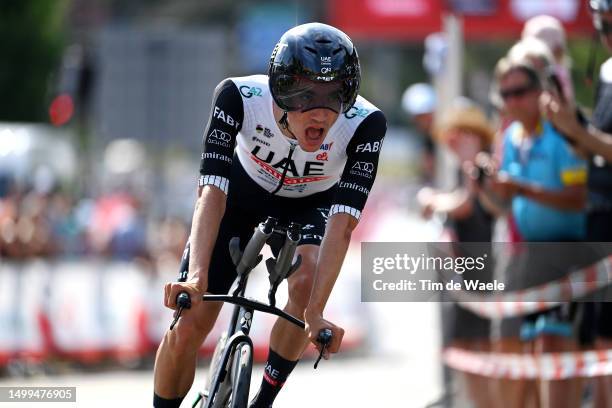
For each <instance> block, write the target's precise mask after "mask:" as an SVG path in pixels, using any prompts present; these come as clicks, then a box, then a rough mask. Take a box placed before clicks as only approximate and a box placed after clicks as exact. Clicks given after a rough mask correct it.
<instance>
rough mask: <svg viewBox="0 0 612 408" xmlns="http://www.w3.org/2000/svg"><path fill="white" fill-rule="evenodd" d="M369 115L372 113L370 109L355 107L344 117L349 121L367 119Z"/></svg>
mask: <svg viewBox="0 0 612 408" xmlns="http://www.w3.org/2000/svg"><path fill="white" fill-rule="evenodd" d="M368 113H370V111H369V110H368V109H363V108H357V107H355V106H353V107H352V108H351V109H349V111H348V112H346V113H345V114H344V117H345V118H347V119H353V118H354V117H356V116H358V117H360V118H365V117H366V116H368Z"/></svg>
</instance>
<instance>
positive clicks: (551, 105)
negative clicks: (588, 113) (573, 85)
mask: <svg viewBox="0 0 612 408" xmlns="http://www.w3.org/2000/svg"><path fill="white" fill-rule="evenodd" d="M541 104H542V110H543V112H544V114H545V115H546V116H547V117H548V119H549V120H550V121H551V122H552V123H553V125H555V127H556V128H558V129H559V130H561V131H562V132H563V133H564V134H565V135H566V136H567V137H568V138H570V139H571V140H573V141H575V142H576V143H577V145H578V146H577V149H576V151H577V152H578V153H579V154H580V155H581V156H582V157H585V156H587V154H586V152H588V153H590V154H592V155H594V154H598V155H600V156H602V157H603V158H604V159H606V161H608V162H612V135H610V134H608V133H604V132H602V131H601V130H599V129H596V128H595V127H593V126H586V127H585V126H582V125H581V124H580V123H579V122H578V118H577V117H576V109H575V108H574V106H573V105H572V104H570V103H564V102H563V101H562V100H561V99H560V98H558V96H556V95H553V94H551V93H548V92H545V93H543V95H542V100H541ZM585 151H586V152H585Z"/></svg>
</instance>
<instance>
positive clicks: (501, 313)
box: [454, 256, 612, 319]
mask: <svg viewBox="0 0 612 408" xmlns="http://www.w3.org/2000/svg"><path fill="white" fill-rule="evenodd" d="M610 282H612V256H609V257H607V258H603V259H602V260H600V261H599V262H597V263H595V264H593V265H591V266H588V267H586V268H583V269H580V270H577V271H574V272H572V273H570V274H568V275H567V276H565V277H563V278H561V279H559V280H556V281H552V282H548V283H545V284H543V285H540V286H535V287H533V288H529V289H524V290H519V291H516V292H510V293H502V294H494V295H476V294H473V293H470V292H465V291H461V292H456V293H454V294H455V297H456V299H457V301H458V303H459V305H461V306H462V307H464V308H466V309H468V310H471V311H472V312H474V313H476V314H477V315H479V316H482V317H486V318H489V319H502V318H506V317H516V316H524V315H527V314H530V313H535V312H540V311H543V310H548V309H551V308H553V307H555V306H557V305H559V304H560V303H563V302H570V301H572V300H575V299H580V298H582V297H584V296H586V295H588V294H590V293H592V292H594V291H596V290H598V289H602V288H605V287H606V286H608V285H610Z"/></svg>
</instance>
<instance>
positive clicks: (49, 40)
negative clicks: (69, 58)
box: [0, 0, 70, 122]
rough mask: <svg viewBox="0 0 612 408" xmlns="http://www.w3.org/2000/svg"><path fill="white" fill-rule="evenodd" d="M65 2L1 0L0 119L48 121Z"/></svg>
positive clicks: (61, 38)
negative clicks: (48, 106)
mask: <svg viewBox="0 0 612 408" xmlns="http://www.w3.org/2000/svg"><path fill="white" fill-rule="evenodd" d="M69 4H70V3H69V1H68V0H3V1H2V7H1V11H0V39H1V40H0V55H1V56H2V62H1V63H0V89H1V90H2V97H1V98H0V121H11V122H15V121H19V122H41V121H47V105H48V102H49V99H50V96H51V95H50V91H51V90H52V89H53V73H54V72H55V71H56V69H57V66H58V64H59V62H60V60H61V57H62V51H63V47H64V44H65V35H64V34H65V30H64V21H65V16H66V10H67V8H68V6H69Z"/></svg>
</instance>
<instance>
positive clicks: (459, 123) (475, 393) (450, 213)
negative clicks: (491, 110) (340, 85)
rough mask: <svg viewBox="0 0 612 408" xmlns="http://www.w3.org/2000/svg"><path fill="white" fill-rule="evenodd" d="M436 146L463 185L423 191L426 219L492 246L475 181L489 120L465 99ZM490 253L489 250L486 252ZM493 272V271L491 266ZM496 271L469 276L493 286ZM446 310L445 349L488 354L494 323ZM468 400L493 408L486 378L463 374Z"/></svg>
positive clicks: (446, 306) (449, 306)
mask: <svg viewBox="0 0 612 408" xmlns="http://www.w3.org/2000/svg"><path fill="white" fill-rule="evenodd" d="M434 135H435V137H436V141H437V142H439V143H444V144H445V145H447V146H448V147H449V148H450V149H451V151H452V152H453V153H454V154H455V156H456V157H457V159H458V160H459V163H460V164H461V166H460V167H461V168H462V169H465V170H466V171H465V172H464V171H460V174H459V180H460V185H459V186H458V187H457V188H456V189H455V190H453V191H452V192H440V191H435V190H433V189H431V188H429V187H425V188H423V189H422V190H421V191H420V192H419V194H418V200H419V202H420V203H421V205H422V208H423V214H424V215H425V216H429V215H431V214H432V213H433V212H438V213H443V214H444V215H445V216H446V217H447V227H448V228H449V230H450V231H451V236H452V237H453V240H454V241H457V242H490V241H491V232H492V221H493V217H492V216H491V214H489V213H488V211H487V210H486V209H485V208H484V207H483V206H482V205H481V204H480V201H479V200H478V197H477V189H476V188H474V186H473V184H474V183H475V182H476V183H477V182H478V181H475V180H479V177H477V176H476V177H474V179H472V177H471V176H473V171H472V170H475V169H476V167H474V165H473V163H474V162H475V161H476V158H477V156H478V155H479V154H480V153H483V152H488V151H489V149H490V146H491V142H492V141H493V136H494V132H493V129H492V128H491V126H490V125H489V123H488V121H487V118H486V116H485V114H484V113H483V112H482V110H481V109H480V108H478V107H477V106H476V105H475V104H474V103H473V102H471V101H469V100H467V99H465V98H462V99H461V100H459V101H457V103H456V104H455V106H454V107H453V108H451V110H450V111H449V112H447V113H446V114H445V115H444V119H443V121H442V123H441V124H440V126H439V127H438V128H437V129H436V131H435V132H434ZM480 249H482V250H484V251H485V252H488V253H490V250H487V249H483V248H480ZM455 250H456V252H457V253H458V255H459V256H467V255H473V254H469V253H465V251H469V250H470V248H464V247H463V246H461V245H458V246H457V247H456V248H455ZM489 266H490V265H489ZM491 271H492V269H490V268H486V269H484V270H482V271H471V272H470V276H469V278H470V279H479V280H481V281H485V282H489V281H491V280H492V279H491V278H492V273H491ZM446 300H448V301H445V302H443V304H442V316H441V317H442V326H443V328H442V330H443V342H444V343H445V346H447V347H448V346H451V345H452V346H456V347H461V348H464V349H468V350H475V351H486V350H488V349H489V347H488V345H489V335H490V322H489V320H488V319H483V318H481V317H478V316H476V315H475V314H474V313H472V312H470V311H468V310H465V309H463V308H462V307H460V306H458V305H457V304H456V303H453V302H452V301H451V300H452V299H446ZM464 377H465V382H466V385H467V389H468V395H469V398H470V399H471V400H472V402H473V403H474V406H476V407H490V406H491V405H492V400H491V398H490V396H489V394H488V393H487V390H488V389H489V387H488V386H487V384H488V380H487V378H486V377H482V376H478V375H473V374H465V376H464Z"/></svg>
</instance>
